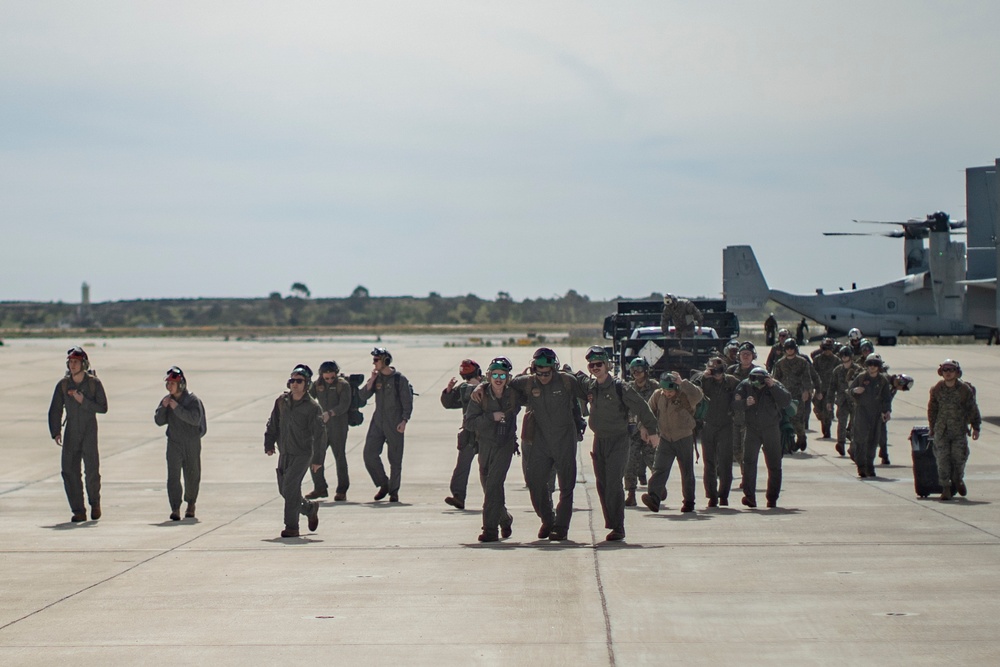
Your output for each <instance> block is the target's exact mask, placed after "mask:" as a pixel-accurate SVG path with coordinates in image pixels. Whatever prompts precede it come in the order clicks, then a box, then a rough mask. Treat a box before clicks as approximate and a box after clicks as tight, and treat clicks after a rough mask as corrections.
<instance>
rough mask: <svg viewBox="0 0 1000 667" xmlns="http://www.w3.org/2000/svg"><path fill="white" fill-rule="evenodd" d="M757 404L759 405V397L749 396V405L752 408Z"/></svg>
mask: <svg viewBox="0 0 1000 667" xmlns="http://www.w3.org/2000/svg"><path fill="white" fill-rule="evenodd" d="M755 405H757V399H756V398H754V397H753V396H747V407H748V408H752V407H753V406H755Z"/></svg>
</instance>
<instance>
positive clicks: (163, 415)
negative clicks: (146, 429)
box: [153, 394, 170, 426]
mask: <svg viewBox="0 0 1000 667" xmlns="http://www.w3.org/2000/svg"><path fill="white" fill-rule="evenodd" d="M169 396H170V394H167V396H165V397H163V398H162V399H160V402H159V403H157V404H156V412H155V413H153V422H154V423H155V424H156V425H157V426H166V425H167V410H169V409H170V408H168V407H167V406H165V405H164V404H163V401H165V400H166V399H167V397H169Z"/></svg>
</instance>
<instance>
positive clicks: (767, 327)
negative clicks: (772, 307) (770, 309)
mask: <svg viewBox="0 0 1000 667" xmlns="http://www.w3.org/2000/svg"><path fill="white" fill-rule="evenodd" d="M777 333H778V320H776V319H774V313H771V314H769V315H768V316H767V319H766V320H764V344H765V345H774V337H775V335H776V334H777Z"/></svg>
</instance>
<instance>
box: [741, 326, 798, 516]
mask: <svg viewBox="0 0 1000 667" xmlns="http://www.w3.org/2000/svg"><path fill="white" fill-rule="evenodd" d="M792 342H794V341H792ZM791 402H792V395H791V394H789V393H788V390H787V389H785V388H784V387H783V386H782V385H781V383H780V382H778V381H777V380H775V379H774V378H773V377H771V375H770V374H769V373H768V372H767V371H766V370H764V369H763V368H755V369H753V370H752V371H750V377H748V378H747V379H746V380H744V381H743V382H741V383H740V384H739V385H738V386H737V387H736V394H735V395H734V396H733V410H734V412H735V413H736V414H737V415H739V416H740V421H742V422H743V424H744V425H745V427H746V436H745V438H744V440H743V500H742V502H743V504H744V505H745V506H746V507H749V508H750V509H753V508H755V507H757V459H758V458H759V457H760V452H761V449H763V450H764V463H765V465H766V466H767V491H766V493H765V498H766V500H767V506H768V507H777V505H778V496H779V495H780V494H781V413H782V411H784V409H785V408H787V407H788V406H789V405H790V404H791Z"/></svg>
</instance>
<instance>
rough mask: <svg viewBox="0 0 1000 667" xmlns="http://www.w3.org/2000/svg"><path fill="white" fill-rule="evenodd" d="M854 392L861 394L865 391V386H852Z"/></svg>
mask: <svg viewBox="0 0 1000 667" xmlns="http://www.w3.org/2000/svg"><path fill="white" fill-rule="evenodd" d="M854 393H855V394H857V395H858V396H860V395H861V394H863V393H865V388H864V387H855V388H854Z"/></svg>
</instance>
